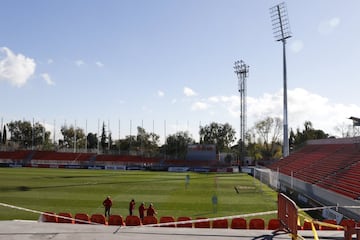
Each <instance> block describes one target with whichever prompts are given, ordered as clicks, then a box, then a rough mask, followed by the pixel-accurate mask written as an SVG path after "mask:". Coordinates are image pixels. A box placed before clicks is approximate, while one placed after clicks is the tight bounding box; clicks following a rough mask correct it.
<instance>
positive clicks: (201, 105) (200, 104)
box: [191, 102, 209, 111]
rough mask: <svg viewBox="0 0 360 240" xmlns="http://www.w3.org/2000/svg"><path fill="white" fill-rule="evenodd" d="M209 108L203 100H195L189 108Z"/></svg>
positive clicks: (196, 109) (194, 109)
mask: <svg viewBox="0 0 360 240" xmlns="http://www.w3.org/2000/svg"><path fill="white" fill-rule="evenodd" d="M208 108H209V105H208V104H207V103H205V102H195V103H193V104H192V106H191V110H193V111H198V110H206V109H208Z"/></svg>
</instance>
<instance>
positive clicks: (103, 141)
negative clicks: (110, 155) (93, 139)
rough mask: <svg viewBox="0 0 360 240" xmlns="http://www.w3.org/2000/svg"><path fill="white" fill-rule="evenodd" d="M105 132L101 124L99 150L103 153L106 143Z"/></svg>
mask: <svg viewBox="0 0 360 240" xmlns="http://www.w3.org/2000/svg"><path fill="white" fill-rule="evenodd" d="M106 139H107V137H106V130H105V123H104V122H103V125H102V131H101V137H100V145H101V149H102V150H103V151H104V150H105V149H106V147H107V142H106Z"/></svg>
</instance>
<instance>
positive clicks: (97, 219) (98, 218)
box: [90, 213, 107, 225]
mask: <svg viewBox="0 0 360 240" xmlns="http://www.w3.org/2000/svg"><path fill="white" fill-rule="evenodd" d="M90 221H91V222H93V223H98V224H105V225H106V224H107V222H106V218H105V216H104V214H99V213H95V214H93V215H91V217H90Z"/></svg>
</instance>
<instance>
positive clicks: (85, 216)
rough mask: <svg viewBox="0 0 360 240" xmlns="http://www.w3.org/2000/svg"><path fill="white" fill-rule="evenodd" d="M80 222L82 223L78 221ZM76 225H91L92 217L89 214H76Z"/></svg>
mask: <svg viewBox="0 0 360 240" xmlns="http://www.w3.org/2000/svg"><path fill="white" fill-rule="evenodd" d="M78 220H80V221H78ZM75 223H80V224H87V223H90V217H89V215H88V214H87V213H76V214H75Z"/></svg>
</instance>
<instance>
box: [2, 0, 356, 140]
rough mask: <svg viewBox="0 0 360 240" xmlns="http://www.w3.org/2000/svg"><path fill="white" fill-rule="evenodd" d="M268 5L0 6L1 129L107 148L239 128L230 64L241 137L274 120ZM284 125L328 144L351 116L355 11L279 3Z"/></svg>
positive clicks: (98, 2)
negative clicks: (81, 134) (35, 130)
mask: <svg viewBox="0 0 360 240" xmlns="http://www.w3.org/2000/svg"><path fill="white" fill-rule="evenodd" d="M279 3H281V2H279V1H273V0H256V1H254V0H151V1H149V0H105V1H104V0H92V1H88V0H72V1H63V0H52V1H43V0H32V1H25V0H2V1H1V9H2V14H0V31H1V34H0V36H1V37H0V89H1V99H2V104H1V110H0V117H1V124H5V123H8V122H10V121H15V120H26V121H35V122H40V123H42V124H44V125H45V126H46V128H47V129H48V130H49V131H51V132H53V131H55V133H56V134H55V136H56V138H59V137H61V136H60V134H59V129H60V127H61V126H63V125H65V124H66V125H73V126H77V127H81V128H83V129H84V130H85V131H86V132H93V133H98V131H99V125H102V123H105V125H106V128H107V129H108V130H110V131H111V134H112V138H113V139H118V138H119V137H120V138H123V137H124V136H127V135H130V134H132V135H135V134H136V133H137V127H138V126H140V127H143V128H144V129H145V130H146V131H147V132H155V133H157V134H158V135H159V136H160V137H161V139H162V140H163V139H164V137H165V136H167V135H169V134H173V133H175V132H178V131H189V132H190V134H191V136H192V137H193V138H194V139H195V140H197V141H198V132H199V126H205V125H207V124H210V123H211V122H217V123H221V124H225V123H229V124H230V125H231V126H232V127H233V128H234V129H235V130H236V132H237V139H238V134H239V126H240V97H239V92H238V79H237V76H236V74H235V73H234V69H233V67H234V62H235V61H237V60H243V61H244V62H245V63H246V64H247V65H249V77H248V78H247V84H246V85H247V89H246V93H247V98H246V101H247V128H251V127H253V126H254V124H255V122H257V121H260V120H264V119H265V118H266V117H280V118H282V117H283V75H282V72H283V65H282V43H281V42H277V41H276V40H275V38H274V35H273V30H272V26H271V18H270V12H269V9H270V8H271V7H273V6H275V5H277V4H279ZM285 3H286V6H287V10H288V16H289V21H290V27H291V33H292V34H291V35H292V37H291V38H289V39H288V40H287V44H286V54H287V55H286V57H287V88H288V125H289V128H292V129H297V128H299V129H303V125H304V122H305V121H311V122H312V124H313V127H314V128H315V129H321V130H323V131H325V132H326V133H329V134H330V135H334V136H340V135H341V134H340V133H339V132H338V131H336V130H335V128H336V127H339V126H345V125H351V124H352V122H351V120H349V119H348V118H349V117H350V116H357V117H360V102H359V89H360V83H359V80H360V71H359V69H360V68H359V63H360V61H359V58H360V14H359V11H360V1H357V0H348V1H342V0H303V1H295V0H291V1H290V0H289V1H285Z"/></svg>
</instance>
